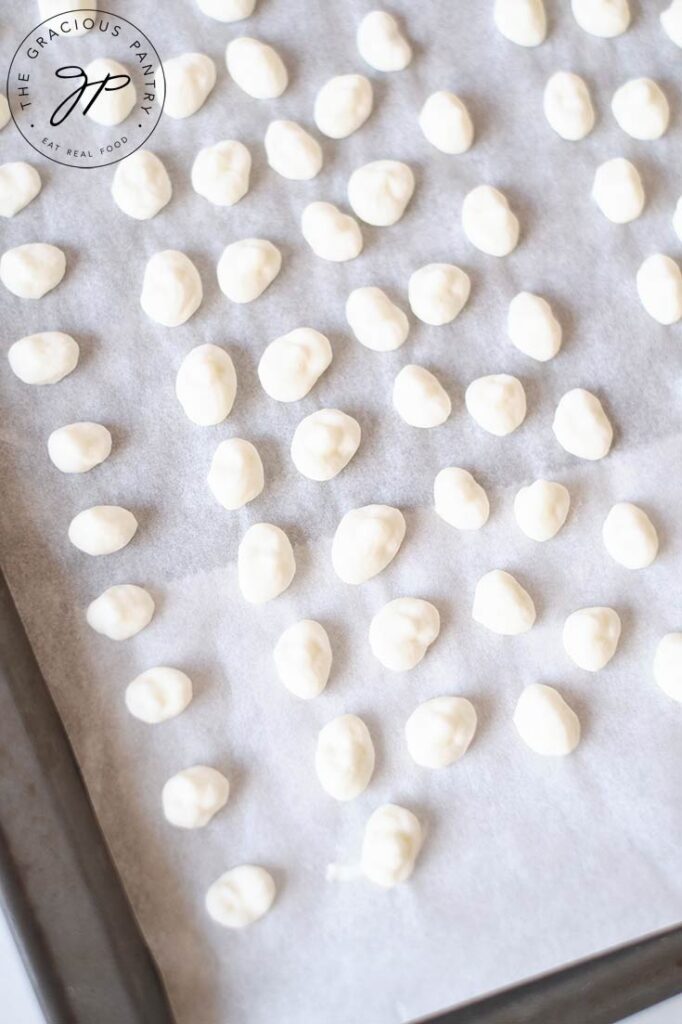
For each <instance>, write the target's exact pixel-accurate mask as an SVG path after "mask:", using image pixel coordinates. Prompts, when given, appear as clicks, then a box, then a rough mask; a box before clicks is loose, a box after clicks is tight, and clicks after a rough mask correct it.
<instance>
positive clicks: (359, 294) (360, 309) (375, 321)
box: [346, 287, 410, 352]
mask: <svg viewBox="0 0 682 1024" xmlns="http://www.w3.org/2000/svg"><path fill="white" fill-rule="evenodd" d="M346 320H347V321H348V323H349V326H350V329H351V330H352V332H353V334H354V335H355V337H356V338H357V339H358V341H359V342H360V344H361V345H364V346H365V348H371V349H372V350H373V351H374V352H393V351H395V349H397V348H400V346H401V345H403V344H404V343H405V342H406V341H407V335H408V334H409V330H410V324H409V321H408V319H407V316H406V315H405V313H403V311H402V309H400V307H399V306H396V304H395V303H394V302H391V300H390V299H389V297H388V295H387V294H386V292H382V290H381V288H372V287H368V288H356V289H355V290H354V291H352V292H351V293H350V295H349V296H348V299H347V301H346Z"/></svg>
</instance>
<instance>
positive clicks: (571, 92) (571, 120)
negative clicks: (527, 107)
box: [543, 71, 595, 142]
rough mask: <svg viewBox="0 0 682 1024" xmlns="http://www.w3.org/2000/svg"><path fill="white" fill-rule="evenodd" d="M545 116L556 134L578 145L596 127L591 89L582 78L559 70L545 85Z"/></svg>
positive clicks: (570, 72)
mask: <svg viewBox="0 0 682 1024" xmlns="http://www.w3.org/2000/svg"><path fill="white" fill-rule="evenodd" d="M543 106H544V111H545V117H546V118H547V120H548V121H549V124H550V127H552V128H553V129H554V131H555V132H556V133H557V135H560V136H561V138H562V139H566V140H567V141H568V142H579V141H580V139H584V138H585V136H586V135H589V134H590V132H591V131H592V129H593V128H594V122H595V113H594V107H593V106H592V99H591V97H590V90H589V89H588V87H587V84H586V82H585V81H584V79H582V78H581V77H580V75H574V74H573V72H572V71H557V72H555V73H554V74H553V75H552V77H551V78H550V79H549V81H548V82H547V85H546V86H545V95H544V100H543Z"/></svg>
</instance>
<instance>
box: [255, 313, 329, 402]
mask: <svg viewBox="0 0 682 1024" xmlns="http://www.w3.org/2000/svg"><path fill="white" fill-rule="evenodd" d="M331 361H332V347H331V345H330V344H329V339H328V338H327V337H326V336H325V335H324V334H321V333H320V332H319V331H315V330H313V328H312V327H297V328H296V329H295V330H293V331H289V333H288V334H283V335H282V337H281V338H275V340H274V341H271V342H270V344H269V345H268V347H267V348H266V349H265V351H264V352H263V355H262V356H261V358H260V362H259V363H258V378H259V380H260V382H261V385H262V387H263V391H265V393H266V394H267V395H269V396H270V398H274V399H275V401H277V402H298V401H299V400H300V399H301V398H304V397H305V396H306V395H307V394H308V392H309V391H310V390H311V388H313V387H314V386H315V384H316V383H317V381H318V380H319V378H320V377H321V376H322V374H323V373H324V371H325V370H326V369H327V367H328V366H329V365H330V363H331Z"/></svg>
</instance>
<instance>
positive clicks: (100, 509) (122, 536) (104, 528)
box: [69, 505, 137, 555]
mask: <svg viewBox="0 0 682 1024" xmlns="http://www.w3.org/2000/svg"><path fill="white" fill-rule="evenodd" d="M136 532H137V519H136V518H135V516H134V515H133V513H132V512H129V511H128V509H127V508H121V507H120V506H118V505H95V506H94V507H93V508H86V509H84V510H83V512H79V513H78V515H77V516H75V517H74V518H73V519H72V520H71V524H70V526H69V540H70V541H71V543H72V544H73V546H74V547H75V548H78V550H79V551H84V552H85V554H86V555H111V554H113V553H114V551H120V550H121V548H124V547H125V546H126V545H127V544H129V543H130V541H131V540H132V539H133V537H134V536H135V533H136Z"/></svg>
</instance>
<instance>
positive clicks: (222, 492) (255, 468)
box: [208, 437, 288, 586]
mask: <svg viewBox="0 0 682 1024" xmlns="http://www.w3.org/2000/svg"><path fill="white" fill-rule="evenodd" d="M208 486H209V487H210V488H211V492H212V494H213V497H214V498H215V499H216V501H217V502H218V503H219V504H220V505H222V506H223V508H226V509H227V510H228V512H233V511H235V510H236V509H238V508H243V507H244V505H247V504H248V503H249V502H250V501H253V499H254V498H257V497H258V495H259V494H260V493H261V491H262V490H263V487H264V486H265V475H264V472H263V463H262V462H261V457H260V455H259V454H258V451H257V450H256V448H255V447H254V445H252V444H251V442H250V441H244V440H242V438H241V437H231V438H230V439H229V440H227V441H221V442H220V444H219V445H218V447H217V448H216V450H215V452H214V454H213V458H212V459H211V468H210V470H209V472H208ZM287 586H288V584H287Z"/></svg>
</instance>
